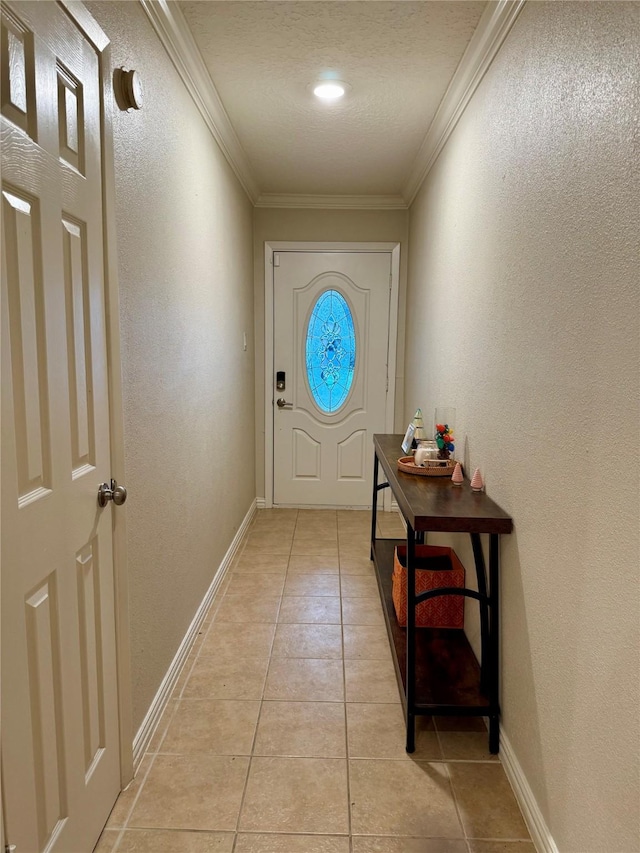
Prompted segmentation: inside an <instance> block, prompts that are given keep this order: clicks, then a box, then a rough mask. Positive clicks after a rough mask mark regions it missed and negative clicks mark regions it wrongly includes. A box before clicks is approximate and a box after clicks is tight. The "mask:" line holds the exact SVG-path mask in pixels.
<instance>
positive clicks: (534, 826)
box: [500, 726, 558, 853]
mask: <svg viewBox="0 0 640 853" xmlns="http://www.w3.org/2000/svg"><path fill="white" fill-rule="evenodd" d="M500 760H501V762H502V766H503V767H504V772H505V773H506V774H507V779H508V780H509V782H510V783H511V787H512V788H513V793H514V794H515V797H516V800H517V801H518V805H519V806H520V810H521V811H522V816H523V818H524V820H525V823H526V824H527V827H528V828H529V832H530V833H531V840H532V841H533V844H534V846H535V848H536V850H537V853H558V848H557V846H556V843H555V841H554V840H553V836H552V835H551V833H550V832H549V827H548V826H547V824H546V822H545V819H544V817H543V815H542V812H541V811H540V806H539V805H538V803H537V802H536V798H535V797H534V795H533V791H532V790H531V788H530V786H529V783H528V782H527V778H526V776H525V775H524V772H523V770H522V767H521V766H520V762H519V761H518V759H517V758H516V754H515V752H514V751H513V747H512V746H511V742H510V740H509V738H508V737H507V735H506V734H505V732H504V729H503V728H502V726H500Z"/></svg>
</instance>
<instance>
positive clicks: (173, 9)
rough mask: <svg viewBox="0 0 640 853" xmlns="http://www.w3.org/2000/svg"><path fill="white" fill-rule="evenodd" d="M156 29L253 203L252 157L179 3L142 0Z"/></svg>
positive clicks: (163, 0) (255, 190) (254, 198)
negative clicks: (231, 118) (232, 120)
mask: <svg viewBox="0 0 640 853" xmlns="http://www.w3.org/2000/svg"><path fill="white" fill-rule="evenodd" d="M140 3H141V5H142V8H143V9H144V10H145V12H146V13H147V16H148V18H149V20H150V21H151V25H152V27H153V29H154V30H155V31H156V34H157V36H158V38H159V39H160V41H161V42H162V45H163V46H164V48H165V50H166V51H167V53H168V54H169V58H170V59H171V61H172V62H173V64H174V66H175V68H176V71H177V72H178V74H179V75H180V78H181V79H182V82H183V83H184V85H185V86H186V88H187V91H188V92H189V94H190V95H191V97H192V98H193V101H194V103H195V105H196V106H197V107H198V109H199V110H200V113H201V115H202V118H203V119H204V121H205V123H206V125H207V127H208V128H209V130H210V131H211V134H212V136H213V138H214V139H215V141H216V142H217V143H218V145H219V146H220V150H221V151H222V153H223V154H224V156H225V157H226V159H227V162H228V163H229V165H230V166H231V168H232V169H233V171H234V172H235V175H236V177H237V178H238V180H239V181H240V183H241V184H242V187H243V189H244V190H245V192H246V194H247V195H248V196H249V198H250V200H251V201H252V202H255V201H256V199H257V198H258V195H259V190H258V185H257V184H256V181H255V178H254V176H253V172H252V169H251V166H250V164H249V159H248V158H247V155H246V154H245V151H244V149H243V147H242V145H241V143H240V140H239V139H238V137H237V135H236V132H235V130H234V129H233V125H232V124H231V121H230V119H229V116H228V115H227V111H226V110H225V108H224V105H223V103H222V101H221V100H220V96H219V95H218V92H217V90H216V87H215V86H214V85H213V81H212V79H211V75H210V74H209V71H208V69H207V66H206V65H205V63H204V60H203V58H202V55H201V53H200V51H199V50H198V47H197V45H196V42H195V39H194V38H193V35H192V33H191V30H190V29H189V25H188V24H187V22H186V20H185V17H184V15H183V14H182V11H181V10H180V7H179V6H178V4H177V3H173V2H169V0H140Z"/></svg>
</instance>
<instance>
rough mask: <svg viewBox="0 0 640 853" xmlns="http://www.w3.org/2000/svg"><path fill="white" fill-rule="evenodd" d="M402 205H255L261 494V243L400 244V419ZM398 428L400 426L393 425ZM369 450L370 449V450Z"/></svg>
mask: <svg viewBox="0 0 640 853" xmlns="http://www.w3.org/2000/svg"><path fill="white" fill-rule="evenodd" d="M407 226H408V211H406V210H304V209H300V210H293V209H287V208H260V207H257V208H256V209H255V211H254V216H253V227H254V241H253V251H254V273H255V344H256V347H255V349H256V399H255V411H256V458H257V460H258V464H257V466H256V489H257V492H256V494H257V495H258V496H259V497H265V478H264V462H263V461H262V460H263V457H264V390H265V389H264V380H263V378H262V377H263V376H264V244H265V242H273V241H299V242H305V241H309V242H326V243H330V242H346V243H400V287H399V304H398V347H397V360H396V399H395V410H396V420H398V419H399V421H398V422H399V423H400V422H401V421H402V412H403V408H404V403H403V387H404V378H403V365H404V316H405V293H406V279H407V248H408V247H407ZM397 428H398V429H400V427H399V426H398V427H397ZM372 452H373V451H372Z"/></svg>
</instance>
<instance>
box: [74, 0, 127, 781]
mask: <svg viewBox="0 0 640 853" xmlns="http://www.w3.org/2000/svg"><path fill="white" fill-rule="evenodd" d="M58 2H59V5H60V6H62V8H63V9H64V10H65V11H66V13H67V15H69V17H70V18H71V19H72V20H73V21H74V22H75V24H76V25H77V27H78V28H79V29H80V30H81V31H82V32H83V33H84V35H85V36H86V38H87V39H88V40H89V41H90V42H91V44H92V45H93V46H94V48H95V50H96V54H97V56H98V62H99V68H100V87H101V88H100V97H101V104H100V114H101V119H102V121H101V128H100V133H101V145H102V189H103V197H102V221H103V235H104V246H105V254H104V290H105V318H106V327H107V328H106V344H107V369H108V373H109V429H110V440H111V447H110V451H111V472H112V474H111V476H112V477H114V478H115V479H116V480H118V481H119V482H121V483H124V482H126V479H125V464H124V463H125V453H124V410H123V402H122V400H123V393H122V369H121V368H122V360H121V352H120V298H119V286H118V253H117V244H116V233H117V231H116V199H115V160H114V148H113V122H112V116H113V112H114V95H113V83H112V68H111V39H110V38H109V37H108V36H107V34H106V33H105V32H104V30H103V29H102V27H100V25H99V24H98V23H97V21H96V20H95V18H94V17H93V16H92V15H91V13H90V12H89V11H88V9H87V8H86V6H84V4H83V3H82V2H80V0H58ZM96 489H97V484H96ZM123 509H124V507H120V508H118V510H117V511H114V512H112V519H113V522H112V537H113V579H114V603H115V617H116V624H115V633H116V673H117V684H118V725H119V732H120V784H121V788H126V786H127V785H128V784H129V782H130V781H131V780H132V779H133V773H134V766H133V713H132V707H133V701H132V698H133V697H132V690H131V642H130V633H129V582H128V575H127V530H126V513H125V512H123V511H122V510H123Z"/></svg>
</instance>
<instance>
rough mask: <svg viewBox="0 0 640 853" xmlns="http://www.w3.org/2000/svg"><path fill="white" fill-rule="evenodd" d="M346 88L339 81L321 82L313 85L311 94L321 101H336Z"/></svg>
mask: <svg viewBox="0 0 640 853" xmlns="http://www.w3.org/2000/svg"><path fill="white" fill-rule="evenodd" d="M346 88H347V87H346V86H345V84H344V83H342V82H341V81H340V80H323V81H322V82H320V83H316V84H315V85H314V87H313V94H314V95H315V96H316V98H320V100H321V101H337V100H338V99H339V98H341V97H342V96H343V95H344V93H345V91H346Z"/></svg>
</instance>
